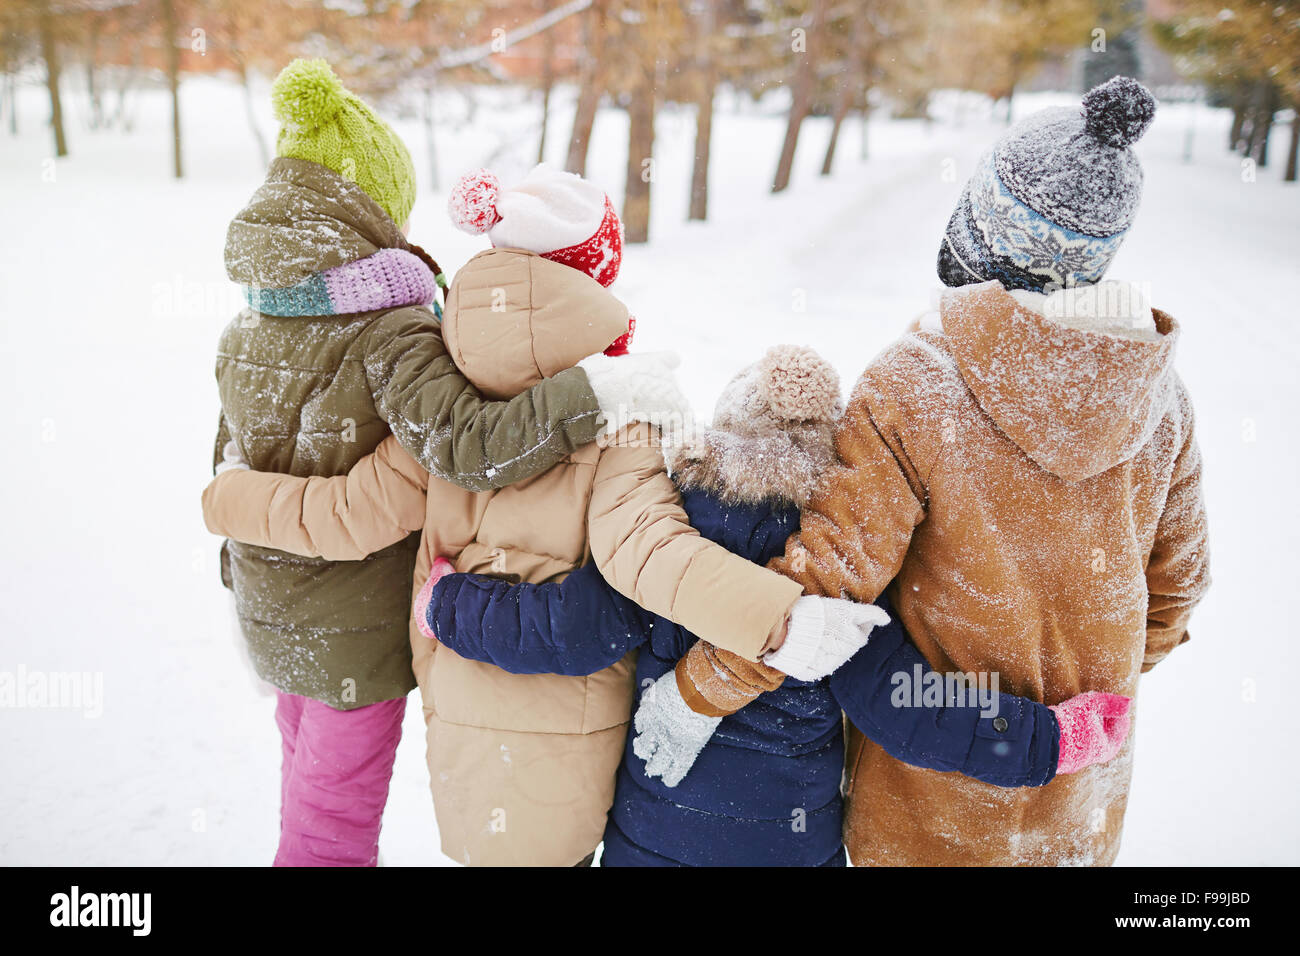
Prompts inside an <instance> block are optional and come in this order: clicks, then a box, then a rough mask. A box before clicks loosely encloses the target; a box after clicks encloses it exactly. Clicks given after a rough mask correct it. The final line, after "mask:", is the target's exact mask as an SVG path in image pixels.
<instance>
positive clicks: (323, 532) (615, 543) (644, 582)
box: [204, 249, 801, 866]
mask: <svg viewBox="0 0 1300 956" xmlns="http://www.w3.org/2000/svg"><path fill="white" fill-rule="evenodd" d="M627 319H628V314H627V309H626V307H625V306H624V305H623V304H622V303H620V302H619V301H618V300H617V299H616V298H615V297H614V296H613V295H611V294H610V293H609V292H608V291H606V290H605V289H603V288H602V287H601V286H600V285H599V284H598V283H596V282H595V281H593V280H592V279H590V278H589V277H587V276H586V275H585V274H583V273H580V272H577V271H575V270H573V269H570V268H569V267H567V266H562V265H558V264H556V263H553V262H550V261H549V260H546V259H542V258H540V257H539V256H536V255H533V254H531V253H527V252H522V251H518V250H503V249H494V250H491V251H488V252H484V253H481V254H480V255H478V256H476V257H475V258H474V259H472V260H471V261H470V262H469V263H468V264H467V265H466V266H465V268H464V269H462V270H461V272H460V273H459V274H458V275H457V277H456V282H455V284H454V285H453V286H452V289H451V293H450V295H449V297H448V304H447V313H446V318H445V320H444V323H443V332H444V336H445V338H446V341H447V345H448V348H449V349H450V351H451V354H452V357H453V358H454V359H455V361H456V364H457V365H458V366H459V367H460V368H461V370H462V371H463V372H464V373H465V375H466V377H467V378H469V380H470V381H471V382H473V383H474V385H475V386H476V387H477V388H478V389H479V390H480V391H482V392H483V393H484V394H485V395H488V396H490V397H496V398H501V397H508V396H511V395H514V394H517V393H518V392H520V391H522V390H523V389H525V388H528V387H529V386H531V385H532V384H534V383H535V382H537V381H539V380H540V379H541V378H543V377H544V376H546V375H550V374H553V373H555V372H557V371H559V370H560V369H563V368H567V367H569V366H571V365H573V364H575V363H576V362H578V361H579V360H581V359H582V358H585V357H586V356H588V355H591V354H595V353H597V352H600V351H601V350H603V349H604V348H605V347H606V346H608V345H609V344H610V343H611V342H613V341H614V339H616V338H617V337H618V336H620V335H621V334H622V333H623V332H624V331H626V329H627ZM204 512H205V515H206V517H207V520H208V526H209V528H211V529H212V530H214V531H217V532H218V533H221V534H226V535H228V536H230V537H233V538H236V539H238V540H244V541H250V542H254V543H259V544H264V545H267V546H273V547H277V548H281V549H283V550H287V551H291V552H296V553H299V554H320V555H322V556H325V557H329V558H332V559H336V560H340V559H356V558H360V557H362V556H364V555H365V554H368V553H370V552H371V551H374V550H376V549H378V548H382V547H384V546H386V545H387V544H389V543H391V542H392V541H395V540H398V539H399V538H401V537H402V536H403V535H405V534H407V533H409V532H410V531H412V530H418V529H423V531H424V534H423V538H422V541H421V544H420V551H419V555H418V558H417V565H416V575H415V586H416V588H417V590H418V588H419V587H420V586H421V585H422V584H423V582H424V581H425V579H426V578H427V577H428V573H429V568H430V565H431V564H432V561H433V559H434V557H435V556H437V555H443V556H445V557H448V558H450V559H451V560H452V561H453V563H454V564H455V566H456V569H457V570H458V571H472V572H480V573H485V574H493V575H496V576H500V577H505V578H508V579H510V580H516V581H527V582H545V581H556V580H561V579H562V578H563V577H564V576H565V575H566V574H567V573H568V572H570V571H572V570H573V569H574V568H576V567H578V566H580V565H581V564H584V563H586V562H587V561H589V560H594V561H596V562H597V564H598V565H599V567H600V568H601V571H602V572H603V573H604V575H605V577H606V578H607V579H608V580H609V582H610V583H611V584H612V585H613V586H614V587H615V588H617V589H618V590H619V591H621V592H622V593H624V594H626V595H627V596H628V597H631V598H632V599H633V600H635V601H637V603H639V604H641V605H642V606H643V607H645V608H647V609H649V610H652V611H654V612H655V613H658V614H661V615H663V616H665V617H668V618H670V619H672V620H674V621H675V622H677V623H679V624H682V625H683V626H685V627H687V628H688V629H690V630H691V631H694V632H695V633H696V634H698V635H699V636H700V637H702V638H704V639H706V640H708V641H710V642H712V643H713V644H715V645H718V646H720V647H723V648H726V649H727V650H730V651H733V652H734V653H736V654H739V655H740V656H742V657H744V658H746V659H748V660H757V659H758V657H759V656H760V654H761V653H762V651H763V649H764V648H765V647H766V646H767V644H768V642H769V640H770V638H771V637H772V635H773V634H774V633H775V632H777V631H779V630H780V629H781V628H782V626H783V625H784V621H785V618H786V615H787V614H788V613H789V610H790V608H791V606H792V605H793V604H794V602H795V600H796V599H797V598H798V597H799V594H800V590H801V589H800V587H799V585H797V584H795V583H794V582H792V581H789V580H787V579H785V578H783V577H781V576H780V575H777V574H775V573H773V572H771V571H768V570H766V569H763V568H759V567H757V566H756V565H753V564H751V563H749V562H748V561H745V560H744V559H743V558H740V557H737V556H736V555H734V554H731V553H730V552H728V551H726V550H725V549H723V548H721V547H720V546H718V545H716V544H713V543H712V542H709V541H707V540H705V539H704V538H702V537H700V536H699V534H698V533H697V532H696V531H695V530H694V529H692V528H691V527H690V524H689V523H688V520H687V517H686V514H685V512H684V511H683V510H682V507H681V500H680V498H679V496H678V494H677V491H676V488H675V487H674V486H673V483H672V481H671V479H670V478H669V477H668V475H667V474H666V473H665V471H664V463H663V458H662V455H661V452H660V450H659V448H658V446H657V444H656V442H655V441H654V436H653V433H652V432H651V431H650V430H649V429H647V428H645V427H644V426H634V427H633V428H630V429H625V430H623V431H621V432H620V433H618V434H617V435H616V436H614V437H613V438H612V439H609V440H602V441H600V442H595V443H592V444H590V445H586V446H584V447H582V448H579V449H578V450H577V451H575V452H574V453H573V454H571V455H569V456H568V457H567V458H565V459H564V460H562V461H561V462H560V463H559V464H557V465H556V466H554V467H553V468H551V469H550V470H549V471H546V472H543V473H542V474H540V475H538V476H536V477H534V478H531V479H528V480H526V481H522V482H519V483H518V484H515V485H512V486H510V487H507V488H504V489H501V490H499V491H490V492H480V493H473V492H467V491H464V490H463V489H461V488H458V487H456V486H454V485H451V484H449V483H447V482H444V481H441V480H438V479H431V478H430V477H429V475H428V473H427V472H426V471H425V470H424V469H422V468H421V467H420V466H419V465H418V464H416V463H415V461H413V460H412V459H411V458H410V457H409V456H408V455H407V454H406V453H405V452H404V451H402V449H401V447H400V446H399V445H398V444H397V442H396V441H393V440H389V441H385V442H383V443H382V444H381V445H380V446H379V448H378V449H377V450H376V452H375V453H374V454H372V455H370V456H368V457H367V458H364V459H362V461H361V462H360V463H359V464H358V465H357V466H356V467H355V468H354V469H353V470H352V471H351V472H350V473H349V474H348V475H347V476H344V477H339V478H327V479H325V478H308V479H301V478H293V477H290V476H286V475H272V474H261V473H257V472H246V471H235V472H227V473H225V474H223V475H221V476H219V477H218V478H217V479H216V480H215V481H214V482H213V484H212V485H211V486H210V487H209V491H208V493H207V494H205V496H204ZM593 638H594V635H593ZM411 643H412V648H413V651H414V668H415V675H416V679H417V680H418V681H419V684H420V691H421V695H422V698H423V703H424V713H425V718H426V722H427V724H428V759H429V773H430V781H431V786H432V789H433V795H434V804H435V808H436V810H437V815H438V828H439V832H440V834H441V837H442V846H443V851H444V852H445V853H446V854H447V855H448V856H451V857H452V858H454V859H457V860H460V861H462V862H464V863H467V864H472V865H511V864H527V865H558V866H571V865H573V864H575V863H578V862H579V861H581V860H582V859H583V858H584V857H586V856H587V855H588V854H590V853H591V852H592V851H593V850H594V849H595V848H596V846H597V844H598V843H599V842H600V839H601V834H602V833H603V831H604V828H605V816H606V813H607V812H608V810H609V807H610V805H611V804H612V802H613V798H614V777H615V771H616V769H617V767H618V762H619V760H620V759H621V758H622V754H623V744H624V737H625V734H626V729H627V728H626V725H627V722H628V720H629V718H630V710H631V702H632V674H633V665H634V663H635V662H634V660H633V658H632V656H631V655H629V657H628V658H626V659H624V660H623V661H621V662H619V663H618V664H616V665H614V666H613V667H611V668H608V669H607V670H604V671H601V672H599V673H597V674H593V675H591V676H589V677H564V676H554V675H540V674H539V675H516V674H509V673H507V672H506V671H503V670H501V669H499V668H497V667H494V666H492V665H490V664H483V663H479V662H475V661H469V660H466V659H464V658H462V657H459V656H458V655H456V654H455V653H454V652H452V651H450V650H448V649H446V648H443V647H440V646H438V645H436V644H434V643H433V642H431V641H429V640H428V639H426V638H425V637H424V636H422V635H421V634H420V633H419V631H418V630H417V629H416V627H415V626H414V622H412V627H411Z"/></svg>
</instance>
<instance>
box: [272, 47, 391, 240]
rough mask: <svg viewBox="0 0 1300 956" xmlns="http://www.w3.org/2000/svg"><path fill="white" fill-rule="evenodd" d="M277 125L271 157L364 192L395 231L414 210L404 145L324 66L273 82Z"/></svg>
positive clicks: (289, 72)
mask: <svg viewBox="0 0 1300 956" xmlns="http://www.w3.org/2000/svg"><path fill="white" fill-rule="evenodd" d="M271 105H272V106H273V107H274V109H275V116H276V118H277V119H278V120H279V121H280V135H279V136H278V137H277V138H276V141H275V154H276V155H277V156H286V157H289V158H291V159H305V160H308V161H310V162H313V163H320V164H321V165H322V166H325V167H327V168H329V169H332V170H334V172H336V173H338V174H339V175H340V176H342V177H343V178H344V179H350V180H352V181H353V182H355V183H356V184H357V185H358V186H360V187H361V188H362V189H363V190H365V192H366V195H368V196H369V197H370V198H371V199H373V200H374V201H375V202H377V203H379V205H380V206H381V207H382V208H383V210H384V212H386V213H388V215H390V216H392V217H393V222H395V223H397V225H399V226H404V225H406V221H407V219H408V218H409V217H410V215H411V207H412V206H414V205H415V166H414V164H412V162H411V154H410V153H408V152H407V151H406V144H405V143H403V142H402V140H401V138H400V137H399V136H398V135H397V134H396V133H394V132H393V130H392V127H390V126H389V125H388V124H387V123H385V122H384V121H383V120H381V119H380V118H379V117H378V116H376V115H375V111H374V110H372V109H371V108H370V107H369V106H368V105H366V103H365V102H363V101H362V100H361V98H360V97H359V96H357V95H356V94H355V93H353V92H352V91H351V90H349V89H347V88H346V87H344V85H343V83H342V82H341V81H340V80H339V78H338V77H337V76H336V75H335V74H334V71H333V70H332V69H330V65H329V64H328V63H326V62H325V61H324V60H303V59H299V60H294V61H293V62H292V63H290V64H289V65H288V66H286V67H285V68H284V69H283V70H281V71H280V75H279V76H277V77H276V78H275V83H274V84H272V86H271Z"/></svg>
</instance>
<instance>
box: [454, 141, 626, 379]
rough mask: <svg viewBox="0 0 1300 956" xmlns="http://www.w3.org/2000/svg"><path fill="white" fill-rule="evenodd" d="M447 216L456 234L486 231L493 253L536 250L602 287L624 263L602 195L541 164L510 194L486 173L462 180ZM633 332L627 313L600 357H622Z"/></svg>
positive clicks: (617, 224) (618, 229) (614, 220)
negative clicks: (621, 330)
mask: <svg viewBox="0 0 1300 956" xmlns="http://www.w3.org/2000/svg"><path fill="white" fill-rule="evenodd" d="M447 212H448V213H449V214H450V216H451V221H452V222H453V223H454V224H455V226H456V228H457V229H460V230H462V231H463V232H468V233H469V234H470V235H474V236H478V235H482V234H483V233H487V236H488V238H489V239H491V240H492V245H493V246H494V247H495V248H497V249H526V250H527V251H529V252H535V253H537V254H538V255H539V256H541V257H542V258H543V259H550V260H551V261H552V262H558V263H561V264H562V265H566V266H571V267H572V268H574V269H577V270H578V271H579V272H585V273H587V275H589V276H591V277H592V278H593V279H595V280H596V281H597V282H599V283H600V284H601V285H603V286H604V287H605V288H609V287H610V286H611V285H613V283H614V280H615V279H617V278H618V269H619V266H621V265H622V264H623V222H622V220H620V219H619V218H618V213H617V212H615V211H614V204H613V203H612V202H610V201H609V196H608V195H607V194H606V193H605V191H604V190H603V189H601V188H600V187H599V186H597V185H595V184H594V183H590V182H588V181H587V180H585V179H583V178H582V177H581V176H577V175H575V174H573V173H565V172H561V171H560V170H558V169H552V168H551V167H550V166H547V165H546V164H545V163H539V164H538V165H537V166H534V167H533V168H532V169H531V170H530V171H529V173H528V175H527V176H525V177H524V178H523V180H522V181H521V182H520V183H519V185H517V186H515V187H513V188H511V189H502V188H501V181H500V180H499V179H497V177H496V174H495V173H492V172H489V171H488V170H486V169H479V170H477V171H475V172H472V173H469V174H468V175H466V176H462V177H461V179H460V181H459V182H457V183H456V185H455V186H454V187H453V188H452V190H451V195H450V196H449V197H448V198H447ZM635 332H636V317H635V316H629V317H628V326H627V334H626V335H624V336H621V337H620V338H619V339H618V341H616V342H615V343H614V344H613V345H611V346H610V347H609V348H607V349H605V354H606V355H609V356H619V355H626V354H627V350H628V346H629V345H631V344H632V335H633V334H634V333H635ZM592 373H593V369H587V374H588V375H591V374H592ZM597 374H599V373H598V372H597Z"/></svg>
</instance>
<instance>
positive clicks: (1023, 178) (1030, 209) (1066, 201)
mask: <svg viewBox="0 0 1300 956" xmlns="http://www.w3.org/2000/svg"><path fill="white" fill-rule="evenodd" d="M1155 112H1156V101H1155V98H1154V97H1153V96H1152V95H1151V93H1150V92H1149V91H1148V90H1147V88H1146V87H1145V86H1143V85H1142V84H1141V83H1139V82H1138V81H1137V80H1134V79H1131V78H1129V77H1127V76H1117V77H1115V78H1114V79H1112V80H1109V81H1107V82H1106V83H1103V84H1102V85H1101V86H1098V87H1094V88H1093V89H1092V90H1090V91H1089V92H1088V93H1087V95H1085V96H1084V98H1083V108H1082V109H1074V108H1069V107H1061V108H1057V109H1047V110H1041V111H1040V112H1037V113H1034V114H1033V115H1032V116H1029V117H1027V118H1026V119H1024V120H1022V121H1021V122H1019V123H1017V124H1016V125H1015V126H1014V127H1012V128H1011V129H1010V130H1009V131H1008V132H1007V134H1006V135H1005V136H1003V137H1002V139H1000V140H999V141H998V142H997V143H996V144H995V145H994V147H993V148H992V149H991V150H990V151H989V152H988V153H987V154H985V156H984V157H983V159H981V160H980V164H979V167H978V168H977V169H976V171H975V174H974V175H973V176H972V177H971V178H970V181H969V182H968V183H967V184H966V188H965V189H964V190H962V194H961V199H960V201H959V202H958V203H957V209H956V211H955V212H953V214H952V219H950V220H949V221H948V229H947V232H945V234H944V237H943V243H942V245H941V246H940V248H939V278H940V279H942V280H943V283H944V285H948V286H959V285H968V284H970V283H974V282H987V281H989V280H990V279H997V280H999V281H1000V282H1001V283H1002V284H1003V285H1004V286H1006V287H1007V288H1008V289H1032V290H1035V291H1040V292H1041V291H1043V290H1044V289H1049V288H1057V287H1062V286H1075V285H1087V284H1090V283H1093V282H1096V281H1098V280H1099V279H1100V278H1101V277H1102V274H1103V273H1105V271H1106V268H1107V267H1108V266H1109V265H1110V261H1111V259H1113V258H1114V256H1115V252H1116V251H1117V250H1118V249H1119V244H1120V243H1121V242H1122V241H1123V239H1124V235H1125V233H1126V232H1128V228H1129V226H1130V225H1131V224H1132V222H1133V217H1134V215H1135V214H1136V213H1137V207H1138V201H1139V200H1140V199H1141V197H1142V167H1141V166H1140V165H1139V164H1138V160H1137V157H1136V156H1135V155H1133V151H1132V150H1131V149H1129V148H1128V147H1129V146H1130V145H1131V144H1132V143H1134V142H1136V141H1137V140H1138V139H1139V138H1140V137H1141V136H1142V134H1143V133H1145V132H1146V130H1147V127H1148V126H1150V125H1151V120H1152V118H1153V117H1154V116H1155Z"/></svg>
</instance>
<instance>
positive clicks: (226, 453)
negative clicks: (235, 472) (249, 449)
mask: <svg viewBox="0 0 1300 956" xmlns="http://www.w3.org/2000/svg"><path fill="white" fill-rule="evenodd" d="M232 468H242V469H244V470H245V471H247V470H248V462H246V461H244V456H243V455H241V454H240V453H239V446H238V445H236V444H235V443H234V442H233V441H228V442H226V443H225V444H224V445H223V446H222V447H221V461H219V462H217V467H216V468H215V469H214V470H215V472H216V474H218V475H219V474H221V473H222V472H223V471H230V469H232Z"/></svg>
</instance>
